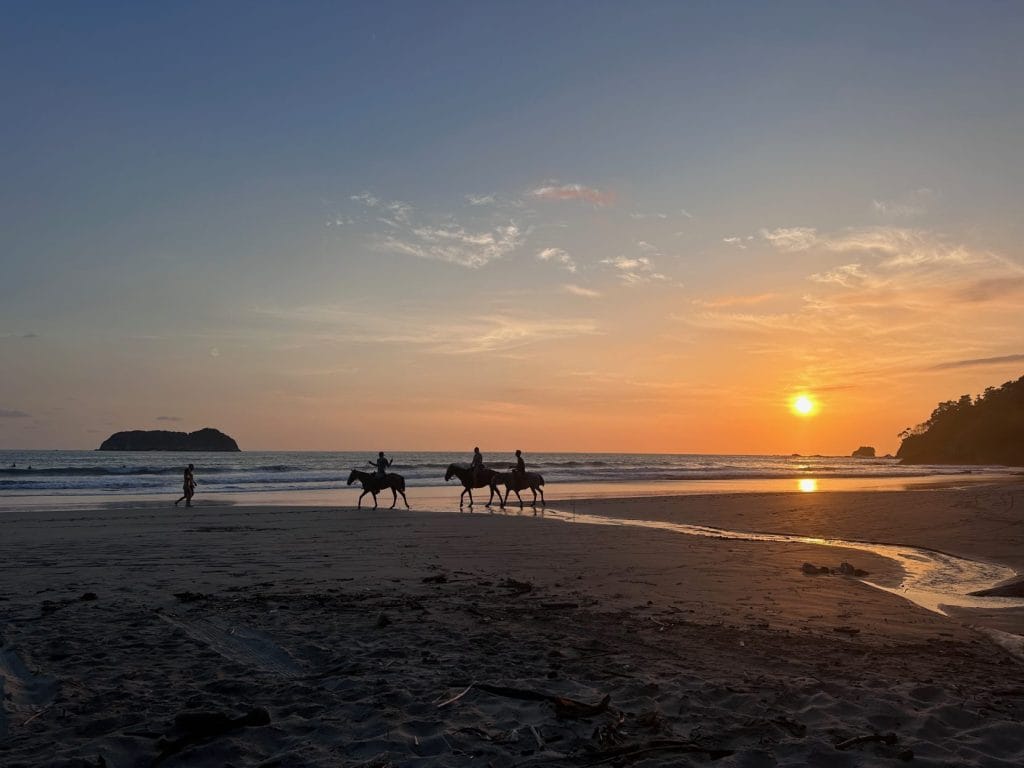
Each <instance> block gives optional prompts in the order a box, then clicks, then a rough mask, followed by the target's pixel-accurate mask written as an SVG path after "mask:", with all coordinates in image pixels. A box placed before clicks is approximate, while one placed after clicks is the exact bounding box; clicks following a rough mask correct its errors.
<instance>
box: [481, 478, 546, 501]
mask: <svg viewBox="0 0 1024 768" xmlns="http://www.w3.org/2000/svg"><path fill="white" fill-rule="evenodd" d="M499 485H504V486H505V498H504V499H502V500H501V506H503V507H504V506H505V502H506V501H508V494H509V492H510V491H515V494H516V498H517V499H519V506H520V507H522V506H523V497H522V496H520V495H519V492H520V491H521V490H523V489H525V488H529V489H530V490H531V491H533V506H535V507H536V506H537V491H540V503H541V504H547V502H546V501H544V489H543V488H542V487H541V486H543V485H544V478H543V477H542V476H541V475H540V473H539V472H522V473H521V472H495V473H494V477H493V478H491V493H494V492H495V491H497V492H498V498H499V499H501V491H498V486H499Z"/></svg>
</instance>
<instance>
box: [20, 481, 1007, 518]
mask: <svg viewBox="0 0 1024 768" xmlns="http://www.w3.org/2000/svg"><path fill="white" fill-rule="evenodd" d="M200 479H201V477H200ZM1015 483H1024V475H1019V474H1014V473H1011V472H1007V473H1006V474H990V473H979V474H958V475H919V476H912V477H905V476H863V477H822V476H817V477H792V478H736V479H731V480H664V481H652V480H645V481H638V482H619V481H601V482H596V481H594V482H586V483H558V484H552V485H551V486H545V496H546V498H547V500H548V504H549V505H551V504H556V503H561V504H565V503H583V502H588V501H591V500H595V499H633V498H636V499H644V498H659V497H676V496H718V495H732V494H764V493H780V494H782V493H797V494H815V493H850V492H885V491H913V490H943V489H950V488H958V487H965V488H970V487H979V486H990V485H991V486H1002V485H1013V484H1015ZM178 490H179V489H178V488H177V487H176V486H175V487H169V488H168V489H167V491H166V492H161V493H144V494H142V493H118V492H104V493H90V494H73V493H58V494H54V493H47V492H39V493H28V492H21V493H17V492H14V493H10V492H9V493H4V494H0V514H3V513H5V512H9V511H12V510H14V511H16V510H18V509H21V508H25V507H31V508H36V509H80V510H90V509H106V508H111V507H123V506H131V505H137V506H147V507H149V506H153V507H159V506H162V505H165V504H167V503H169V502H168V501H167V500H168V498H170V499H171V501H173V499H174V498H176V497H177V495H178ZM460 493H461V486H459V485H458V483H456V482H451V483H448V484H445V485H428V486H409V487H408V489H407V492H406V495H407V496H408V495H410V494H412V497H413V498H412V500H411V501H410V503H411V504H412V506H413V508H419V509H424V508H426V509H429V510H430V511H456V510H458V508H459V505H458V501H459V494H460ZM358 495H359V490H358V488H345V487H342V488H331V489H323V490H283V491H245V492H232V491H219V492H216V493H207V494H203V492H202V486H200V488H199V493H197V496H196V498H197V500H198V501H197V504H196V506H205V507H217V508H219V507H226V506H235V507H263V506H321V507H341V506H345V507H347V506H354V504H355V500H356V498H357V497H358ZM386 495H387V492H384V493H382V494H381V495H380V497H379V499H378V504H379V505H380V506H381V507H387V506H389V505H390V504H389V502H388V501H387V499H386ZM487 495H488V493H487V490H486V489H484V488H480V489H476V494H475V496H474V498H475V499H476V506H477V507H483V506H484V503H483V498H485V497H486V496H487ZM530 500H531V495H530V493H529V492H528V491H527V492H526V496H525V498H524V503H525V504H526V505H529V504H530ZM538 502H539V500H538ZM372 504H373V502H372V500H371V497H369V496H367V497H366V498H365V499H364V506H366V505H370V506H371V507H372ZM399 504H401V500H399ZM512 504H518V502H517V501H516V500H515V499H514V497H513V498H512V499H510V500H509V505H512ZM467 505H468V502H467Z"/></svg>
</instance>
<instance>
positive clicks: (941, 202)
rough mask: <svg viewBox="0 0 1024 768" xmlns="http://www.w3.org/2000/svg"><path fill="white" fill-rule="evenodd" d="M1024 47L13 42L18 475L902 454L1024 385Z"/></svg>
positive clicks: (1015, 9) (386, 25)
mask: <svg viewBox="0 0 1024 768" xmlns="http://www.w3.org/2000/svg"><path fill="white" fill-rule="evenodd" d="M839 5H842V7H836V6H839ZM1022 40H1024V4H1020V3H1013V2H998V3H996V2H993V3H989V2H974V3H966V2H953V3H942V2H900V3H892V2H884V3H843V4H832V3H820V2H809V3H785V2H784V3H749V4H744V3H735V4H733V3H722V2H708V3H693V4H691V3H676V2H672V3H656V2H641V3H605V2H556V3H551V2H536V3H533V2H523V3H508V4H505V5H503V6H498V5H496V4H493V3H472V2H459V3H413V2H403V3H387V2H385V3H361V4H343V3H315V2H302V3H295V4H292V3H247V2H246V3H229V2H215V3H194V4H189V3H173V4H170V3H168V4H153V3H141V4H138V3H123V4H122V3H97V4H93V3H37V2H13V3H6V4H5V6H4V22H3V24H2V25H0V84H2V92H3V94H4V95H3V102H2V104H3V106H2V115H3V117H2V119H0V275H2V278H0V365H2V368H0V370H2V374H0V448H94V447H96V446H98V444H99V443H100V441H101V440H102V439H103V438H104V437H106V436H107V435H109V434H110V433H111V432H113V431H116V430H120V429H155V428H165V429H176V430H193V429H198V428H200V427H203V426H214V427H218V428H220V429H223V430H224V431H226V432H228V433H229V434H231V435H232V436H233V437H235V438H236V439H237V440H238V442H239V443H240V445H241V446H242V448H243V449H281V450H285V449H296V450H299V449H310V450H332V449H337V450H344V449H373V450H377V449H379V448H383V449H385V450H389V451H399V450H430V449H437V450H447V449H453V450H461V451H468V450H470V449H471V448H472V446H473V445H480V446H481V447H483V448H484V451H485V453H486V452H487V450H489V449H490V450H504V449H507V448H511V447H521V448H523V449H524V450H526V451H527V452H529V451H531V450H532V451H541V450H580V451H589V450H595V451H644V452H647V451H649V452H685V453H783V454H788V453H792V452H799V453H842V454H848V453H849V452H850V451H852V450H853V449H854V448H856V447H857V446H859V445H873V446H875V447H876V448H877V449H878V450H879V452H880V453H886V452H895V450H896V448H897V447H898V445H899V440H898V438H897V433H898V432H899V431H900V430H901V429H903V428H905V427H907V426H909V425H912V424H915V423H917V422H920V421H923V420H924V419H926V418H927V417H928V414H929V413H930V412H931V410H932V409H933V408H934V407H935V405H936V403H937V402H939V401H940V400H946V399H954V398H956V397H958V396H959V395H961V394H963V393H972V394H977V393H979V392H981V391H982V390H984V388H985V387H986V386H990V385H998V384H1001V383H1003V382H1004V381H1007V380H1009V379H1014V378H1017V377H1019V376H1021V375H1022V374H1024V215H1022V213H1021V208H1022V198H1024V45H1022V43H1021V41H1022ZM799 394H806V395H808V396H810V397H811V398H812V400H813V401H814V403H815V404H816V407H815V409H814V410H813V411H812V413H811V414H809V415H803V416H801V415H798V414H796V413H795V412H794V410H793V409H792V408H791V403H792V401H793V399H794V398H795V397H796V396H797V395H799Z"/></svg>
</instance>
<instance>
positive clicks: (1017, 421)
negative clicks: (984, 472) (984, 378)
mask: <svg viewBox="0 0 1024 768" xmlns="http://www.w3.org/2000/svg"><path fill="white" fill-rule="evenodd" d="M900 437H901V438H903V442H902V443H901V444H900V449H899V451H898V452H897V453H896V458H898V459H902V460H903V463H904V464H1002V465H1005V466H1011V467H1022V466H1024V376H1022V377H1021V378H1019V379H1017V380H1016V381H1008V382H1006V383H1005V384H1003V385H1002V386H1001V387H989V388H987V389H986V390H985V393H984V394H983V395H979V396H978V397H976V398H973V399H972V398H971V396H970V395H962V396H961V397H960V399H959V400H947V401H946V402H944V403H939V405H938V407H937V408H936V409H935V410H934V411H932V415H931V416H930V417H929V418H928V421H926V422H924V423H922V424H918V425H917V426H916V427H910V428H908V429H905V430H903V432H901V433H900Z"/></svg>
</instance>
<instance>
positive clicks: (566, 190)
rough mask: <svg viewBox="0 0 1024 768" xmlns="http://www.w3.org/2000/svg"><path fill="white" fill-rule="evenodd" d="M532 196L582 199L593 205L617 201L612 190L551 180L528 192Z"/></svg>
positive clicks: (542, 198) (548, 198)
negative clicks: (607, 190) (606, 190)
mask: <svg viewBox="0 0 1024 768" xmlns="http://www.w3.org/2000/svg"><path fill="white" fill-rule="evenodd" d="M528 194H529V195H530V197H535V198H538V199H540V200H581V201H583V202H586V203H592V204H593V205H600V206H604V205H611V204H612V203H613V202H615V196H614V195H613V194H612V193H611V192H605V191H602V190H600V189H595V188H594V187H587V186H585V185H583V184H558V183H557V182H549V183H547V184H543V185H541V186H539V187H536V188H535V189H531V190H530V191H529V193H528Z"/></svg>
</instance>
